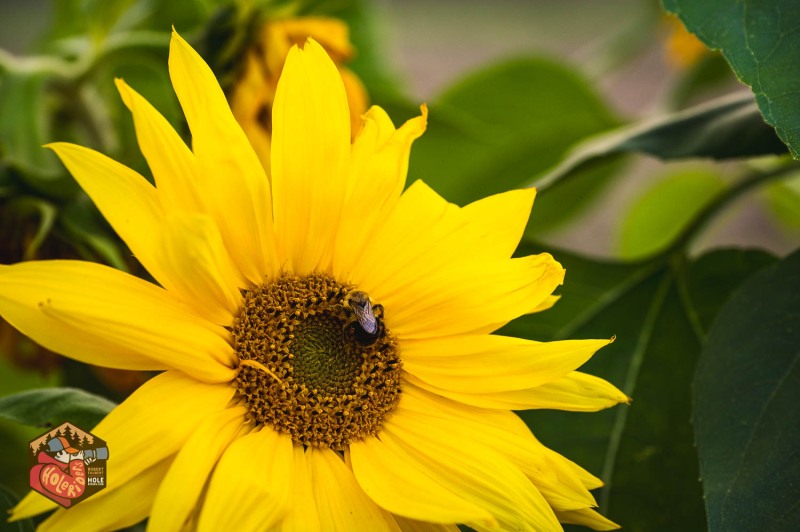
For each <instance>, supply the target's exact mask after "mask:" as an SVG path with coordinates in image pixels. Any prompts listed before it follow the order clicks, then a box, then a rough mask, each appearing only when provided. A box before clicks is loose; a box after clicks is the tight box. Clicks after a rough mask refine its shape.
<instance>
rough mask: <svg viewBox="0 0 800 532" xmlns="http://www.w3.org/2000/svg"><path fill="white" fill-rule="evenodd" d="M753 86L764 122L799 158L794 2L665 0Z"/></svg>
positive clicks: (799, 72) (799, 70)
mask: <svg viewBox="0 0 800 532" xmlns="http://www.w3.org/2000/svg"><path fill="white" fill-rule="evenodd" d="M664 6H665V7H666V9H667V10H669V11H671V12H673V13H675V14H676V15H677V16H678V17H679V18H680V19H681V21H683V23H684V24H685V25H686V28H687V29H688V30H689V31H691V32H692V33H694V34H695V35H697V36H698V37H699V38H700V40H702V41H703V42H704V43H705V44H706V46H708V47H709V48H711V49H714V50H721V51H722V54H723V56H724V57H725V59H726V60H727V61H728V63H729V64H730V65H731V68H732V69H733V71H734V72H735V73H736V76H737V77H738V78H739V79H740V80H742V81H743V82H744V83H746V84H747V85H749V86H750V87H751V88H752V90H753V92H754V93H755V95H756V100H757V101H758V107H759V109H761V113H762V114H763V115H764V119H765V120H766V122H767V123H768V124H769V125H771V126H773V127H774V128H775V131H776V132H777V133H778V136H779V137H780V138H781V140H782V141H783V142H785V143H786V145H787V146H789V149H790V150H791V152H792V155H794V156H795V157H798V156H800V103H798V99H797V87H799V86H800V59H799V58H798V55H797V50H798V48H800V20H799V19H798V18H797V17H796V16H795V15H796V13H797V11H798V9H799V8H800V4H798V2H797V1H796V0H775V1H768V0H740V1H738V2H731V1H729V0H664Z"/></svg>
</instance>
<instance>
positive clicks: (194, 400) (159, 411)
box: [13, 371, 234, 519]
mask: <svg viewBox="0 0 800 532" xmlns="http://www.w3.org/2000/svg"><path fill="white" fill-rule="evenodd" d="M233 392H234V389H233V388H232V387H231V386H228V385H227V384H226V385H208V384H203V383H201V382H197V381H196V380H194V379H191V378H189V377H187V376H186V375H184V374H183V373H181V372H179V371H167V372H165V373H162V374H160V375H158V376H156V377H153V378H152V379H150V380H149V381H147V382H146V383H144V384H143V385H142V386H141V387H140V388H139V389H137V390H136V391H135V392H133V394H131V396H130V397H128V398H127V399H125V401H123V402H122V403H121V404H120V405H119V406H117V407H116V408H114V410H112V411H111V413H109V414H108V415H107V416H106V417H105V419H103V421H101V422H100V423H99V424H98V425H97V426H96V427H94V428H93V429H92V430H91V432H92V433H93V434H95V435H96V436H98V437H99V438H101V439H102V440H104V441H105V442H106V443H107V445H108V448H109V459H108V465H109V467H108V479H107V480H108V482H107V484H108V487H107V488H106V489H104V490H102V491H100V492H98V493H97V494H95V495H93V496H92V498H91V500H93V501H94V500H97V499H100V498H104V497H106V496H108V495H109V494H111V493H113V492H114V490H116V489H117V488H119V487H120V486H124V485H125V484H127V482H128V481H130V480H131V479H133V478H134V477H136V476H137V475H139V474H141V473H142V471H143V470H144V469H146V468H148V467H150V466H152V465H154V464H156V463H158V462H160V461H162V460H164V459H166V458H168V457H170V456H172V455H173V454H175V453H176V452H177V451H178V449H180V448H181V447H182V446H183V445H184V443H185V442H186V439H187V438H188V437H189V435H190V434H191V432H192V431H193V430H194V429H195V428H197V425H198V424H199V423H200V422H201V421H202V420H203V419H205V418H206V417H207V416H208V415H210V414H213V413H215V412H218V411H220V410H222V409H223V408H225V406H226V405H227V403H228V401H230V399H231V397H233ZM142 427H147V430H142ZM45 501H46V503H47V504H44V503H45ZM54 506H55V503H53V502H52V501H49V500H47V499H45V498H44V497H42V496H41V495H39V494H38V493H36V492H30V493H29V494H28V495H27V496H26V497H25V498H24V499H23V500H22V501H20V503H19V504H18V505H17V506H16V507H15V508H14V510H13V517H14V519H22V518H25V517H30V516H31V515H36V514H38V513H41V512H43V511H46V510H49V509H51V508H53V507H54Z"/></svg>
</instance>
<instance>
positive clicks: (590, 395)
mask: <svg viewBox="0 0 800 532" xmlns="http://www.w3.org/2000/svg"><path fill="white" fill-rule="evenodd" d="M407 378H408V380H409V381H410V382H412V383H414V384H415V385H417V386H419V387H420V388H423V389H425V390H428V391H431V392H433V393H435V394H438V395H442V396H444V397H449V398H450V399H454V400H456V401H460V402H462V403H466V404H468V405H473V406H478V407H481V408H497V409H500V410H531V409H537V408H550V409H554V410H568V411H572V412H597V411H598V410H603V409H605V408H610V407H612V406H614V405H617V404H620V403H626V404H627V403H630V401H631V399H630V398H629V397H628V396H627V395H625V394H624V393H622V392H621V391H620V390H619V389H617V388H616V387H615V386H614V385H613V384H611V383H609V382H608V381H605V380H603V379H601V378H599V377H595V376H594V375H588V374H586V373H581V372H579V371H573V372H571V373H569V374H568V375H566V376H564V377H562V378H560V379H557V380H555V381H553V382H549V383H547V384H543V385H541V386H537V387H536V388H528V389H524V390H509V391H503V392H495V393H477V394H472V393H462V392H453V391H450V390H447V389H443V388H439V387H437V386H432V385H430V384H428V383H427V382H426V381H423V380H421V379H418V378H416V377H414V376H413V375H407Z"/></svg>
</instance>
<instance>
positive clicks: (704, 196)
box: [619, 170, 725, 259]
mask: <svg viewBox="0 0 800 532" xmlns="http://www.w3.org/2000/svg"><path fill="white" fill-rule="evenodd" d="M724 188H725V182H724V181H723V179H722V178H721V177H720V176H719V175H717V174H716V173H714V172H710V171H708V170H688V171H683V172H680V173H675V174H672V175H670V176H667V178H666V179H664V180H662V181H659V182H657V183H655V184H654V185H653V186H651V187H650V188H649V189H648V190H647V191H645V192H644V193H643V194H642V195H641V196H640V197H639V198H638V199H637V201H636V202H635V203H633V205H632V206H631V207H630V210H629V211H628V212H627V213H626V214H625V215H624V217H623V221H622V226H621V235H620V244H619V251H620V256H621V257H623V258H626V259H637V258H642V257H646V256H647V255H651V254H653V253H656V252H658V251H660V250H662V249H664V248H666V246H667V245H668V244H669V243H670V242H672V240H673V239H675V238H676V237H677V236H678V234H679V233H680V232H681V230H682V229H683V228H684V226H685V225H686V224H687V223H688V222H689V221H690V220H692V219H693V218H694V217H695V215H696V214H697V213H699V212H700V210H701V209H702V208H703V206H704V205H706V204H707V203H708V202H709V201H710V200H711V199H712V198H714V197H715V196H716V195H717V194H718V193H719V192H721V191H722V190H723V189H724Z"/></svg>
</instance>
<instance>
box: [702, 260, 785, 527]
mask: <svg viewBox="0 0 800 532" xmlns="http://www.w3.org/2000/svg"><path fill="white" fill-rule="evenodd" d="M798 324H800V252H797V253H794V254H793V255H791V256H789V257H787V258H786V259H784V260H782V261H781V262H779V263H777V264H775V265H773V266H771V267H770V268H768V269H766V270H764V271H762V272H761V273H759V274H758V275H757V276H754V277H753V278H752V279H750V280H749V281H748V282H747V283H745V284H744V285H743V286H742V287H741V289H740V290H738V291H737V292H736V293H735V295H734V296H733V297H732V298H731V300H730V301H729V302H728V303H727V304H726V305H725V307H724V308H723V309H722V311H720V313H719V315H718V317H717V319H716V320H715V321H714V324H713V326H712V328H711V331H710V333H709V337H708V344H707V346H706V349H705V350H704V351H703V355H702V357H701V358H700V362H699V364H698V367H697V375H696V380H695V394H694V395H695V397H694V398H695V407H694V418H693V422H694V426H695V431H696V434H697V449H698V454H699V457H700V472H701V476H702V480H703V487H704V490H705V498H706V508H707V512H708V523H709V528H710V529H711V530H715V531H716V530H720V531H722V530H770V531H781V530H786V531H789V530H800V505H798V504H797V501H798V499H800V485H799V484H798V482H797V480H798V478H800V454H798V449H800V408H798V405H800V364H798V362H800V327H798Z"/></svg>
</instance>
